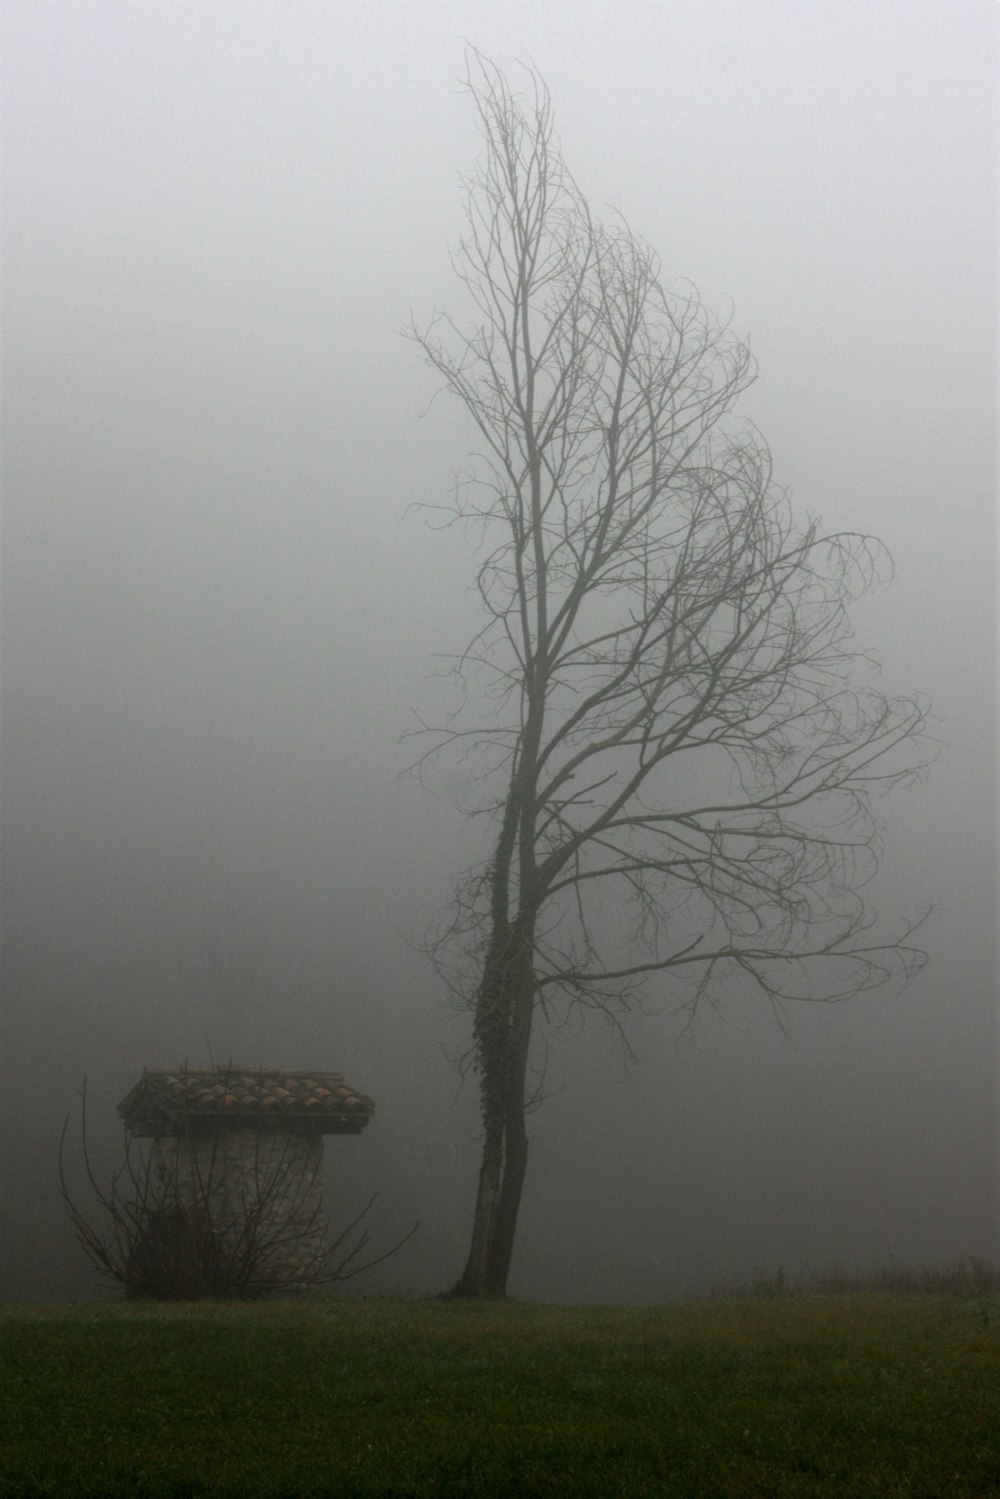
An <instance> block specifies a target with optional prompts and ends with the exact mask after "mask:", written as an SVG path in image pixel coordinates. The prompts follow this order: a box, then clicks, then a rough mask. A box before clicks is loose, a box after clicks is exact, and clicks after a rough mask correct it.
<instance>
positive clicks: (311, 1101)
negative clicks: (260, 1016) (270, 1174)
mask: <svg viewBox="0 0 1000 1499" xmlns="http://www.w3.org/2000/svg"><path fill="white" fill-rule="evenodd" d="M374 1108H375V1105H374V1103H373V1102H372V1100H371V1099H370V1098H366V1097H365V1095H364V1094H363V1093H356V1092H355V1090H354V1089H353V1088H351V1087H349V1086H348V1085H347V1083H345V1082H344V1079H343V1076H342V1075H341V1073H339V1072H290V1071H287V1070H286V1069H284V1068H279V1067H259V1068H257V1067H255V1068H253V1069H249V1068H243V1067H205V1068H196V1067H167V1068H163V1069H160V1070H156V1071H152V1070H149V1069H144V1070H143V1074H142V1078H141V1079H140V1081H139V1082H138V1083H136V1085H135V1087H134V1088H133V1089H132V1091H131V1092H130V1093H128V1094H126V1096H125V1097H124V1098H123V1099H122V1101H121V1103H120V1104H119V1105H118V1112H119V1114H121V1116H122V1118H123V1119H124V1120H125V1121H126V1123H127V1124H137V1123H143V1124H147V1125H148V1124H151V1123H153V1122H155V1121H156V1120H166V1121H173V1122H177V1121H179V1120H181V1119H185V1118H188V1119H190V1118H198V1119H205V1118H211V1117H216V1118H234V1117H240V1118H247V1119H253V1120H254V1121H255V1122H263V1121H265V1120H266V1121H267V1122H268V1123H269V1124H272V1125H277V1124H278V1123H279V1121H280V1122H285V1121H287V1122H289V1123H291V1122H292V1121H293V1120H294V1121H296V1122H299V1123H301V1122H303V1121H309V1122H310V1123H312V1124H313V1125H314V1126H315V1127H316V1128H317V1129H319V1130H322V1131H323V1132H325V1133H340V1132H347V1133H355V1132H356V1131H358V1130H361V1129H363V1128H364V1127H365V1125H366V1124H367V1123H368V1120H369V1119H370V1117H371V1115H372V1112H373V1110H374Z"/></svg>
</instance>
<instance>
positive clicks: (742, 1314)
mask: <svg viewBox="0 0 1000 1499" xmlns="http://www.w3.org/2000/svg"><path fill="white" fill-rule="evenodd" d="M0 1494H2V1495H3V1496H4V1499H14V1496H17V1495H29V1494H30V1495H40V1494H58V1495H73V1496H79V1499H86V1496H96V1495H123V1496H124V1495H129V1496H136V1499H144V1496H147V1495H149V1496H155V1495H209V1494H211V1495H240V1496H250V1499H255V1496H272V1495H273V1496H278V1495H280V1496H292V1495H336V1496H338V1499H355V1496H358V1499H360V1496H376V1495H383V1496H390V1495H391V1496H397V1499H402V1496H404V1495H425V1494H441V1495H449V1496H450V1495H456V1496H462V1495H482V1496H487V1495H489V1496H494V1495H519V1496H532V1495H584V1496H588V1495H593V1496H595V1499H596V1496H600V1499H615V1496H618V1495H623V1496H632V1495H635V1496H640V1495H649V1496H669V1495H677V1496H683V1499H688V1496H697V1495H711V1496H724V1495H759V1496H761V1499H771V1496H778V1499H785V1496H797V1495H815V1494H826V1495H837V1496H840V1499H849V1496H857V1499H873V1496H877V1495H911V1496H926V1499H962V1496H967V1499H988V1496H991V1495H994V1496H1000V1307H998V1306H997V1305H995V1304H994V1305H993V1306H992V1307H991V1305H990V1298H989V1297H982V1298H969V1297H964V1298H963V1297H956V1296H954V1295H946V1294H937V1295H935V1294H925V1295H922V1296H906V1295H898V1294H897V1295H888V1294H872V1293H856V1294H853V1295H846V1296H836V1297H834V1296H826V1297H822V1296H803V1295H799V1296H794V1295H782V1296H775V1297H769V1296H764V1297H760V1296H758V1297H756V1298H754V1297H748V1298H745V1299H732V1300H726V1301H712V1302H703V1303H692V1304H688V1305H679V1306H664V1307H648V1308H637V1307H630V1308H600V1307H597V1308H560V1307H552V1306H524V1305H511V1304H503V1305H490V1304H486V1305H476V1306H469V1305H463V1304H457V1303H451V1304H441V1303H437V1302H429V1301H428V1302H424V1301H378V1300H375V1301H346V1300H345V1301H329V1302H319V1303H316V1302H314V1303H303V1304H295V1303H290V1302H280V1303H270V1304H267V1303H264V1304H260V1303H258V1304H256V1305H253V1304H246V1303H240V1304H236V1303H204V1302H202V1303H196V1304H190V1303H189V1304H173V1305H161V1304H149V1303H134V1302H133V1303H118V1304H110V1305H109V1304H104V1305H84V1306H73V1307H64V1306H47V1307H30V1306H11V1307H6V1308H2V1309H0Z"/></svg>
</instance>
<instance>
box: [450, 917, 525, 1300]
mask: <svg viewBox="0 0 1000 1499" xmlns="http://www.w3.org/2000/svg"><path fill="white" fill-rule="evenodd" d="M505 968H506V971H505V974H504V979H503V986H502V987H503V994H504V1005H503V1011H504V1018H505V1020H507V1025H506V1027H505V1030H506V1035H505V1045H504V1048H503V1056H502V1065H501V1057H500V1055H499V1047H498V1052H497V1054H496V1055H495V1056H494V1057H491V1058H487V1057H485V1056H484V1057H483V1058H482V1078H481V1087H482V1092H483V1114H484V1121H485V1137H484V1140H483V1158H482V1164H481V1166H480V1169H479V1188H478V1192H477V1195H476V1209H475V1215H474V1217H473V1224H472V1241H471V1245H470V1248H469V1257H468V1259H467V1261H466V1264H465V1269H464V1270H463V1271H462V1274H461V1277H460V1278H459V1280H458V1281H457V1282H456V1284H455V1285H454V1286H453V1287H452V1288H451V1290H449V1291H446V1292H444V1295H443V1298H442V1299H443V1300H470V1301H471V1300H479V1299H483V1298H487V1297H489V1298H499V1299H502V1298H503V1297H504V1296H506V1294H507V1278H508V1275H509V1274H510V1263H511V1256H512V1254H513V1251H514V1238H515V1233H516V1229H517V1218H518V1212H519V1210H520V1206H521V1194H522V1192H523V1190H524V1177H525V1171H526V1169H527V1164H528V1135H527V1131H526V1129H525V1125H524V1114H525V1102H526V1099H525V1081H526V1077H527V1069H528V1049H529V1046H530V1042H531V1023H532V1019H533V1014H534V1002H535V992H534V974H533V970H532V967H531V962H530V948H528V949H527V951H525V948H524V946H523V945H520V947H519V951H518V952H517V954H516V955H515V957H514V961H513V963H511V961H510V958H509V957H507V960H506V964H505ZM511 968H513V970H514V972H513V973H512V972H511ZM484 979H485V976H484ZM483 989H484V991H486V990H487V985H486V983H485V982H484V985H483ZM511 989H513V991H514V992H513V994H512V993H511ZM498 1085H499V1086H498Z"/></svg>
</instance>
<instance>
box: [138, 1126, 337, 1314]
mask: <svg viewBox="0 0 1000 1499" xmlns="http://www.w3.org/2000/svg"><path fill="white" fill-rule="evenodd" d="M322 1163H323V1137H322V1135H320V1134H316V1133H314V1132H308V1133H306V1132H294V1131H292V1130H282V1129H259V1128H253V1127H235V1128H234V1127H229V1128H224V1129H221V1130H219V1131H218V1132H213V1133H207V1132H204V1133H189V1134H184V1135H176V1136H160V1137H159V1138H157V1139H155V1140H154V1141H153V1144H152V1154H151V1157H150V1186H151V1189H152V1193H151V1195H152V1196H153V1198H154V1205H155V1206H156V1207H157V1208H169V1206H170V1205H171V1203H173V1202H178V1201H179V1202H182V1203H183V1204H184V1205H185V1206H186V1207H189V1208H194V1209H197V1210H199V1211H201V1210H207V1212H208V1215H209V1217H210V1220H211V1223H212V1227H213V1230H214V1232H215V1234H216V1236H217V1238H219V1239H220V1240H221V1243H222V1245H223V1247H225V1246H226V1245H230V1246H232V1248H233V1250H234V1252H237V1253H240V1252H242V1245H243V1244H244V1243H245V1241H246V1237H247V1236H248V1235H249V1236H252V1237H253V1240H254V1242H255V1245H256V1251H255V1252H256V1254H257V1255H258V1263H259V1269H260V1273H261V1276H262V1277H263V1278H266V1279H270V1280H272V1281H274V1282H275V1283H276V1287H277V1288H279V1289H281V1290H282V1291H284V1292H287V1291H291V1290H296V1289H302V1288H303V1286H304V1284H305V1283H307V1281H308V1278H309V1271H310V1269H313V1270H316V1269H318V1268H319V1264H318V1262H319V1257H320V1256H321V1254H322V1249H323V1179H322Z"/></svg>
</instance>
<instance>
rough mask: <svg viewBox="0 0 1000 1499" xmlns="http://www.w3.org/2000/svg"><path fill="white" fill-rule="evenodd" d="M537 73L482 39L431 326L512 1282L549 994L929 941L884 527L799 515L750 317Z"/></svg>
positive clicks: (598, 1001)
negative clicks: (448, 301)
mask: <svg viewBox="0 0 1000 1499" xmlns="http://www.w3.org/2000/svg"><path fill="white" fill-rule="evenodd" d="M527 79H528V86H527V93H526V95H520V94H518V93H516V92H515V91H514V90H513V89H512V87H511V85H510V83H509V81H508V80H507V78H506V77H505V76H504V75H503V74H502V73H501V72H500V71H499V70H498V69H497V68H496V67H495V66H494V65H493V64H492V63H491V62H489V61H488V60H486V59H485V58H483V57H482V56H481V55H480V54H478V53H476V52H472V53H470V55H469V59H468V69H467V75H466V83H467V87H468V91H469V93H470V95H471V98H472V101H473V104H474V106H475V109H476V113H477V115H478V120H479V126H480V129H481V132H482V138H483V143H484V146H485V153H484V157H483V160H482V164H481V165H480V166H479V167H478V168H477V169H476V170H475V171H474V172H473V173H472V174H471V175H470V176H468V177H467V178H466V179H465V180H464V189H465V214H466V229H465V233H464V237H463V238H462V240H461V242H460V244H459V246H458V249H457V251H456V253H455V255H454V257H453V260H454V268H455V271H456V274H457V276H458V279H459V281H460V283H461V285H462V288H463V289H464V293H465V294H466V300H467V303H468V307H467V311H466V313H465V314H464V315H463V316H460V317H454V316H450V315H447V314H439V315H438V316H436V317H435V318H434V320H433V321H432V322H431V323H430V325H429V326H426V327H416V326H414V327H412V328H410V329H409V330H408V331H409V334H410V336H411V337H412V338H413V339H414V340H415V341H416V343H417V344H418V345H419V347H420V349H421V350H422V351H423V354H424V356H425V357H426V359H427V361H428V362H429V364H430V365H432V366H433V368H434V370H435V371H436V372H437V374H438V375H439V376H440V378H441V381H442V383H443V387H444V388H445V389H446V390H447V391H449V392H450V393H451V394H452V395H453V396H456V397H457V398H458V400H459V402H460V403H461V406H462V407H464V409H465V412H466V413H467V416H468V417H470V418H471V421H472V425H473V427H474V429H475V431H476V433H477V449H476V452H475V454H474V456H473V459H472V460H471V464H470V467H469V470H468V471H467V472H466V473H465V474H464V475H463V476H462V477H461V478H460V480H459V482H458V483H457V484H456V486H455V490H454V493H453V496H452V498H451V500H450V501H449V503H448V504H447V505H446V506H445V507H444V510H445V513H446V518H447V519H451V520H454V521H457V522H461V523H463V524H465V525H466V526H468V528H469V530H470V534H471V536H472V538H473V540H474V542H475V544H476V545H477V546H478V548H479V551H478V571H477V573H476V582H477V585H478V594H479V599H480V602H481V605H482V612H483V623H482V627H481V629H479V630H478V632H477V633H476V634H475V636H474V638H473V639H472V640H471V641H470V642H469V643H468V645H467V646H466V648H465V650H464V651H462V652H461V654H459V655H457V656H456V657H455V660H454V663H453V665H454V671H455V672H456V674H457V675H458V677H459V678H460V680H461V684H462V688H463V707H462V709H461V711H460V712H459V713H458V715H457V716H454V717H452V718H450V719H449V720H448V722H447V723H446V724H445V725H444V727H443V728H442V729H441V730H440V731H438V730H436V729H435V727H434V726H433V725H425V729H426V730H427V732H429V733H431V734H432V736H433V738H432V740H431V747H430V749H429V751H428V753H429V754H434V753H437V752H439V751H440V750H441V749H442V748H443V747H446V746H454V745H456V744H458V745H460V746H462V747H463V748H465V749H467V750H469V751H471V752H472V753H473V754H474V756H475V764H476V769H477V773H478V776H479V779H478V781H477V784H478V785H480V786H482V787H483V788H484V793H483V798H482V802H481V804H480V810H482V811H485V812H488V813H489V814H490V815H491V818H492V822H491V827H492V833H491V842H490V851H489V855H488V858H487V859H486V860H485V862H484V863H483V864H482V866H481V867H478V868H476V869H474V870H473V871H471V872H470V873H469V874H468V875H467V876H466V877H465V878H464V879H463V880H462V882H461V883H460V885H459V887H458V890H457V897H456V903H455V906H454V908H453V915H452V919H450V920H449V922H448V924H447V927H446V929H445V930H444V931H443V933H441V934H439V936H438V938H437V939H436V940H435V943H434V944H433V951H434V955H435V957H436V959H437V962H438V965H439V969H440V971H441V972H442V973H443V974H444V975H445V977H446V978H447V980H448V982H449V984H450V985H451V987H452V989H453V991H454V992H455V993H456V994H457V995H458V997H459V999H460V1001H461V1002H462V1003H463V1004H464V1005H466V1006H467V1007H468V1010H469V1011H470V1013H471V1016H472V1047H471V1055H472V1057H473V1060H474V1065H475V1069H476V1072H477V1074H478V1079H479V1088H480V1093H481V1105H482V1120H483V1128H484V1134H483V1143H482V1163H481V1169H480V1175H479V1183H478V1194H477V1198H476V1206H475V1215H474V1221H473V1229H472V1238H471V1245H470V1249H469V1255H468V1261H467V1264H466V1266H465V1269H464V1272H463V1274H462V1276H461V1278H460V1279H459V1281H458V1283H457V1285H455V1287H454V1288H453V1289H452V1291H451V1292H449V1293H448V1294H450V1295H455V1296H464V1297H479V1296H502V1295H504V1294H505V1291H506V1285H507V1278H508V1272H509V1267H510V1262H511V1254H512V1251H513V1246H514V1241H515V1232H516V1226H517V1218H518V1210H519V1206H520V1202H521V1193H522V1189H523V1184H524V1178H525V1167H526V1163H527V1151H528V1138H527V1133H526V1129H525V1116H526V1110H527V1108H528V1106H529V1103H530V1089H529V1079H530V1071H531V1067H532V1043H533V1039H535V1038H537V1037H538V1036H539V1034H540V1033H541V1032H544V1031H545V1029H546V1028H547V1027H549V1026H550V1025H551V1022H552V1020H553V1017H557V1016H559V1015H560V1014H562V1013H564V1012H565V1009H566V1008H567V1007H571V1008H572V1007H594V1008H597V1009H599V1010H601V1011H603V1012H604V1014H605V1015H607V1016H609V1017H611V1018H612V1019H613V1020H615V1021H617V1022H619V1023H620V1018H621V1016H622V1015H623V1014H624V1013H625V1011H627V1010H628V1008H629V1007H630V1006H632V1005H634V1004H635V1003H636V1001H637V997H638V995H639V991H640V989H641V987H642V985H643V984H644V983H647V982H648V981H649V980H650V978H651V976H653V975H660V976H662V978H663V979H664V980H665V981H666V982H667V983H668V984H669V985H670V989H671V992H672V994H673V996H674V999H675V1000H676V1001H677V1002H678V1003H687V1004H692V1005H693V1004H696V1003H697V1001H698V999H699V998H700V997H701V996H703V995H706V994H708V993H713V992H715V991H716V990H717V989H718V988H719V987H720V986H721V985H722V984H723V983H724V982H725V981H726V980H727V979H733V978H741V979H742V980H743V981H744V983H749V984H752V985H755V986H756V987H757V989H758V990H759V991H762V992H763V993H764V994H765V995H766V996H768V997H769V998H770V999H771V1001H772V1002H773V1003H774V1004H775V1005H776V1006H779V1007H781V1006H783V1005H784V1004H785V1003H786V1002H788V1001H790V1000H792V999H806V998H812V999H817V998H824V999H835V998H843V997H846V996H848V995H853V994H857V993H859V992H860V991H862V990H866V989H871V988H874V987H876V986H877V985H880V984H883V983H884V982H886V981H888V980H890V979H892V978H899V979H901V980H904V981H905V979H906V978H907V977H909V976H910V975H911V974H912V973H913V972H914V971H915V970H916V969H917V968H918V967H919V966H920V965H921V963H922V962H923V961H924V954H923V953H922V952H920V950H919V949H918V948H917V947H916V946H915V945H914V942H913V939H912V934H913V927H912V925H911V926H910V927H909V928H908V929H907V930H906V931H904V932H902V933H898V934H896V936H895V938H894V939H891V938H888V937H885V936H880V935H879V934H878V933H877V932H876V930H875V928H874V917H873V914H872V912H871V910H870V908H869V905H868V904H867V903H866V900H865V898H864V887H865V886H866V884H867V883H868V882H869V880H870V879H871V877H872V875H873V873H874V871H875V869H876V867H877V863H878V856H879V851H880V846H881V843H880V828H879V825H878V823H877V821H876V818H875V816H874V813H873V797H874V794H875V793H876V792H877V791H879V790H880V789H882V788H885V787H886V786H889V785H892V784H893V783H896V782H899V781H900V780H901V779H902V778H904V777H906V776H908V775H911V774H912V773H913V771H914V770H915V769H916V768H917V766H918V765H919V764H920V761H921V751H920V749H919V744H920V735H921V731H922V729H923V727H924V724H925V717H926V710H925V707H924V705H923V703H922V702H921V701H920V700H919V699H917V698H914V697H886V696H884V695H883V694H882V693H881V692H879V691H878V690H876V689H875V688H874V687H873V686H872V680H873V676H874V665H873V662H872V661H871V658H870V657H869V656H868V655H866V654H864V653H863V652H861V651H859V650H858V649H857V648H856V646H855V645H854V643H853V640H852V635H851V631H850V626H849V621H848V613H847V611H848V607H849V605H850V604H851V603H852V601H853V600H855V599H856V598H857V597H858V596H859V595H861V594H863V593H865V592H866V591H867V590H869V589H871V588H872V587H873V586H875V585H876V583H878V582H879V581H880V580H881V578H882V577H883V576H884V575H885V574H886V573H887V571H888V569H889V560H888V557H887V554H886V552H885V550H884V548H883V547H882V546H881V545H880V544H879V543H878V542H877V541H876V540H874V539H873V538H872V537H870V536H866V535H860V534H856V533H830V532H828V531H826V530H824V529H823V527H822V526H821V524H820V523H819V522H818V521H810V522H808V523H806V524H802V523H800V522H798V521H797V520H796V519H795V518H794V517H793V515H792V513H791V510H790V507H789V503H788V499H787V496H786V494H785V493H784V492H783V491H782V490H781V489H779V488H778V487H777V486H776V485H775V483H774V482H773V479H772V474H771V460H770V454H769V450H768V448H767V446H766V444H765V443H764V442H763V441H762V439H761V438H760V436H759V435H758V433H757V432H756V431H755V430H754V429H753V428H752V427H750V426H748V425H746V424H742V425H740V424H737V423H736V422H735V420H734V419H733V418H732V416H731V413H732V411H733V408H734V405H735V403H736V401H737V398H738V397H739V395H740V394H741V392H742V391H744V390H745V389H746V388H747V386H748V385H749V384H750V382H751V380H752V379H753V378H754V365H753V361H752V359H751V356H750V352H749V350H748V348H747V346H746V344H745V343H742V342H740V341H739V339H737V338H736V337H735V336H734V335H733V334H732V333H731V331H730V330H729V329H728V328H727V327H725V326H721V325H720V324H719V323H717V322H716V321H715V320H713V318H712V317H711V316H710V315H709V314H708V313H707V311H706V310H705V308H704V307H703V306H702V304H701V302H700V300H699V298H698V295H697V293H696V292H695V291H694V290H693V288H691V287H690V286H689V285H687V284H684V285H682V286H680V287H677V286H674V287H668V286H666V285H665V284H664V282H663V280H662V279H661V274H660V266H659V262H658V260H657V258H656V256H655V255H654V254H653V252H652V251H651V250H650V248H649V247H648V246H647V245H646V244H645V243H644V242H643V241H642V240H641V239H640V238H639V237H637V235H636V234H635V233H633V231H632V230H631V229H630V228H629V227H628V225H627V224H625V223H624V222H623V221H622V220H621V219H620V218H616V219H615V220H614V221H613V222H611V223H610V224H606V223H601V222H600V221H598V220H597V219H596V218H595V217H594V216H593V215H592V214H591V212H590V209H589V208H588V205H587V203H586V202H585V200H584V198H583V196H582V195H581V193H580V190H579V188H578V187H577V184H576V182H575V181H574V179H573V177H572V176H571V175H570V173H569V171H568V169H567V167H566V165H565V163H564V161H563V159H562V156H561V154H560V150H559V147H558V144H557V142H556V140H555V136H554V133H553V125H552V111H551V105H550V100H549V95H548V92H547V90H546V88H545V86H544V84H543V83H542V81H541V80H540V79H539V78H538V76H537V75H536V74H534V73H533V72H530V71H529V72H528V73H527Z"/></svg>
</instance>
